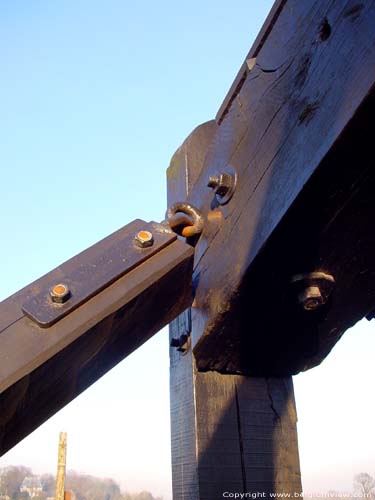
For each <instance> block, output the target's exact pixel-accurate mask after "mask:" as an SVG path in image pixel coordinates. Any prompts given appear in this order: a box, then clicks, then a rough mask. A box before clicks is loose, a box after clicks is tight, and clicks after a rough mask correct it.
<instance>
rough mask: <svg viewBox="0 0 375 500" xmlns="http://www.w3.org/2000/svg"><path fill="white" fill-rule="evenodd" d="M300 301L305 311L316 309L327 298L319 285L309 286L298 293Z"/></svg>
mask: <svg viewBox="0 0 375 500" xmlns="http://www.w3.org/2000/svg"><path fill="white" fill-rule="evenodd" d="M298 302H299V303H300V304H301V305H302V306H303V308H304V309H305V311H315V310H316V309H318V308H319V307H320V306H321V305H323V304H324V303H325V300H324V297H323V295H322V294H321V291H320V288H319V287H318V286H308V287H307V288H305V289H304V290H303V291H302V292H301V293H300V294H299V295H298Z"/></svg>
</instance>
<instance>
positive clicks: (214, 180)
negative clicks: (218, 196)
mask: <svg viewBox="0 0 375 500" xmlns="http://www.w3.org/2000/svg"><path fill="white" fill-rule="evenodd" d="M219 184H220V178H219V177H218V176H217V175H210V177H209V179H208V183H207V187H209V188H212V189H216V188H217V187H218V186H219Z"/></svg>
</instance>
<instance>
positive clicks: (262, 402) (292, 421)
mask: <svg viewBox="0 0 375 500" xmlns="http://www.w3.org/2000/svg"><path fill="white" fill-rule="evenodd" d="M216 131H217V127H215V126H213V124H212V122H209V123H207V124H204V125H202V126H201V127H199V128H198V129H197V130H196V131H194V132H193V133H192V135H191V136H189V138H188V139H187V140H186V141H185V143H184V144H183V145H182V147H181V148H180V149H179V150H178V151H177V152H176V154H175V155H174V157H173V159H172V163H171V167H170V169H169V172H168V174H169V175H168V202H169V204H171V203H174V202H175V201H180V200H183V199H185V196H186V193H187V192H188V190H189V189H190V188H191V186H194V179H197V176H198V174H199V172H200V169H201V168H202V167H203V165H204V159H205V154H206V153H207V149H208V148H209V143H210V138H212V136H213V134H215V133H216ZM192 159H194V161H192ZM192 168H193V169H194V171H193V174H192V175H190V176H188V177H186V172H189V169H192ZM171 171H172V172H171ZM189 179H190V181H189ZM169 180H170V182H169ZM196 327H197V325H195V323H194V321H193V324H192V325H191V320H190V315H189V311H187V312H185V313H183V314H182V315H181V316H179V318H177V319H176V320H174V321H173V322H172V323H171V325H170V339H171V340H172V339H178V338H179V337H180V336H181V335H185V334H189V335H190V334H191V329H193V332H194V328H196ZM198 327H199V324H198ZM170 362H171V368H170V392H171V437H172V481H173V499H174V500H187V499H188V500H198V499H199V500H212V499H215V498H222V497H223V493H224V492H228V493H251V492H253V493H258V492H259V493H261V494H264V497H269V494H270V493H271V492H280V493H294V492H298V493H300V491H301V479H300V469H299V457H298V445H297V431H296V413H295V403H294V397H293V385H292V381H291V379H290V378H286V379H264V378H251V377H246V376H240V375H221V374H220V373H217V372H214V371H211V372H207V373H205V372H200V371H198V370H197V367H196V363H195V356H194V354H193V353H192V351H191V350H187V351H185V352H184V353H182V352H180V351H178V350H177V349H176V348H175V347H171V348H170Z"/></svg>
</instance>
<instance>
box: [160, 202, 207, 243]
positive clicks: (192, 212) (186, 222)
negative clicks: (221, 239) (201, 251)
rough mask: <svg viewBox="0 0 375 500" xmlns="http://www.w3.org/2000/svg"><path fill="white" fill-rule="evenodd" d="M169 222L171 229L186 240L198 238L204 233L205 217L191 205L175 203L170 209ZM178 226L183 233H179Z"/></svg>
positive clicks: (168, 213) (168, 212)
mask: <svg viewBox="0 0 375 500" xmlns="http://www.w3.org/2000/svg"><path fill="white" fill-rule="evenodd" d="M167 220H168V224H169V226H170V227H171V229H172V230H173V231H175V232H177V233H178V234H181V235H182V236H184V237H185V238H191V237H192V236H197V235H199V234H201V232H202V231H203V224H204V219H203V216H202V214H201V213H200V211H199V210H198V209H197V208H195V207H194V206H193V205H191V204H190V203H186V202H177V203H174V204H173V205H172V206H171V207H169V208H168V211H167ZM178 226H181V228H182V230H181V232H179V231H178Z"/></svg>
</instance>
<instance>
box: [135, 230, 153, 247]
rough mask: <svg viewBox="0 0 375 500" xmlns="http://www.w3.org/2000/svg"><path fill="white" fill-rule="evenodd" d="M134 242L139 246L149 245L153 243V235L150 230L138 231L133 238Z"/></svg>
mask: <svg viewBox="0 0 375 500" xmlns="http://www.w3.org/2000/svg"><path fill="white" fill-rule="evenodd" d="M134 240H135V242H136V244H137V245H138V246H139V247H141V248H147V247H151V246H152V245H153V243H154V237H153V235H152V233H150V231H139V232H138V233H137V234H136V235H135V238H134Z"/></svg>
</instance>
